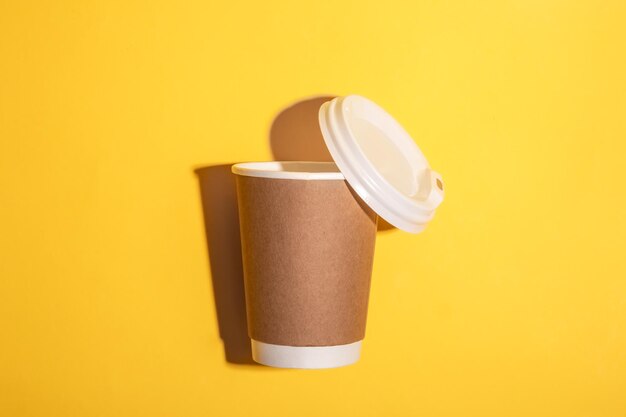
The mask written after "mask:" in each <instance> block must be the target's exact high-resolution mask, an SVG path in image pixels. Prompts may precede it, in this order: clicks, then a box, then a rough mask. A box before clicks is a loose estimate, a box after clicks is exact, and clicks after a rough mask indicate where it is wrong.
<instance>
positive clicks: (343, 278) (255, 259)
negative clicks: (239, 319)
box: [237, 175, 376, 346]
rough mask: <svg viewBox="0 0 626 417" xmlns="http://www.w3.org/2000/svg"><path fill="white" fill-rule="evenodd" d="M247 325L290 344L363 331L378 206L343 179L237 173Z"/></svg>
mask: <svg viewBox="0 0 626 417" xmlns="http://www.w3.org/2000/svg"><path fill="white" fill-rule="evenodd" d="M237 194H238V201H239V217H240V225H241V238H242V253H243V263H244V280H245V292H246V306H247V315H248V332H249V334H250V337H251V338H252V339H254V340H257V341H260V342H265V343H272V344H277V345H288V346H332V345H343V344H348V343H353V342H356V341H359V340H362V339H363V337H364V335H365V321H366V317H367V302H368V297H369V288H370V278H371V273H372V261H373V257H374V243H375V238H376V214H375V213H374V212H373V211H372V210H371V209H370V208H369V207H368V206H367V205H366V204H365V203H364V202H363V201H362V200H361V199H360V198H359V197H358V196H357V195H356V193H354V192H353V191H352V189H351V188H350V187H349V186H348V184H347V182H345V181H343V180H293V179H273V178H258V177H247V176H239V175H238V176H237Z"/></svg>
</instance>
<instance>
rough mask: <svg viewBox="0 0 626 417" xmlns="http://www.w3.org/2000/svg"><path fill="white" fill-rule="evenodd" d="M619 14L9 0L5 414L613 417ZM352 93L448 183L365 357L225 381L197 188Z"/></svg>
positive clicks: (546, 7)
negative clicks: (218, 168)
mask: <svg viewBox="0 0 626 417" xmlns="http://www.w3.org/2000/svg"><path fill="white" fill-rule="evenodd" d="M625 20H626V7H625V4H624V2H622V1H592V0H588V1H571V2H568V1H556V0H549V1H527V0H518V1H480V2H460V1H459V2H431V1H422V0H420V1H405V2H400V1H384V2H383V1H369V0H368V1H364V0H360V1H351V2H348V1H329V2H319V1H316V2H297V1H287V0H283V1H263V2H252V1H250V2H239V1H228V2H215V1H208V2H207V1H197V2H183V1H172V2H162V1H141V2H137V1H119V2H118V1H102V2H91V1H67V0H65V1H49V2H48V1H40V2H30V1H3V2H2V4H1V5H0V204H1V206H0V414H1V415H2V416H138V415H146V416H244V415H246V416H249V415H255V416H335V415H336V416H350V415H355V416H356V415H358V416H409V415H410V416H413V415H414V416H428V417H430V416H433V417H435V416H567V417H575V416H581V417H583V416H592V417H602V416H610V417H618V416H626V267H625V266H624V265H625V259H624V255H625V253H624V239H625V237H626V220H625V216H626V209H625V203H626V201H625V197H624V196H625V187H624V180H626V175H625V173H624V172H625V171H624V170H625V168H624V165H625V162H624V158H625V155H626V145H625V139H626V117H625V115H626V81H625V80H626V77H625V75H624V74H625V73H626V61H625V55H626V44H625V42H624V39H625V38H626V25H625V24H624V22H625ZM349 93H358V94H362V95H365V96H367V97H370V98H372V99H373V100H375V101H376V102H378V103H379V104H381V105H382V106H383V107H385V108H386V109H387V110H389V111H390V112H391V113H392V114H393V115H395V116H396V117H397V119H398V120H399V121H400V122H401V123H403V124H404V125H405V127H406V128H407V130H408V131H409V132H410V133H411V134H412V135H413V137H414V138H415V139H416V141H417V142H418V143H419V145H420V146H421V148H422V150H423V151H424V152H425V154H426V155H427V157H428V158H429V161H430V162H431V165H432V166H433V167H434V168H435V169H436V170H438V171H439V172H441V173H442V175H443V178H444V180H445V181H446V187H447V188H446V191H447V196H446V201H444V203H443V205H442V206H441V208H440V210H439V211H438V214H437V217H436V219H435V221H434V222H433V223H432V224H431V225H430V226H429V228H428V229H427V231H426V232H425V233H423V234H420V235H411V234H407V233H403V232H399V231H393V230H392V231H387V232H381V233H379V239H378V242H377V249H376V251H377V252H376V258H375V266H374V276H373V286H372V294H371V308H370V315H369V319H368V320H369V321H368V334H367V337H366V341H365V344H364V351H363V357H362V359H361V361H360V362H359V363H358V364H356V365H354V366H350V367H346V368H342V369H336V370H324V371H297V370H275V369H270V368H265V367H261V366H253V365H238V364H231V363H227V362H226V361H225V357H224V349H223V345H222V342H221V340H220V336H219V332H218V325H217V321H216V314H215V305H214V299H213V295H212V285H211V278H210V272H209V261H208V257H207V247H206V242H205V234H204V225H203V216H202V208H201V203H200V193H199V187H198V178H197V176H196V175H195V174H194V170H195V169H197V168H199V167H202V166H208V165H215V164H220V163H230V162H234V161H243V160H268V159H271V158H272V157H273V155H272V153H271V150H270V146H269V143H268V131H269V128H270V125H271V123H272V121H273V119H274V117H275V116H276V115H277V114H278V112H280V110H281V109H283V108H284V107H285V106H286V105H288V104H289V103H292V102H294V101H298V100H301V99H302V98H305V97H307V96H311V95H316V94H349Z"/></svg>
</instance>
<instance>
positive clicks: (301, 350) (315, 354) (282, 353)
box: [251, 339, 362, 369]
mask: <svg viewBox="0 0 626 417" xmlns="http://www.w3.org/2000/svg"><path fill="white" fill-rule="evenodd" d="M251 342H252V359H254V361H255V362H257V363H260V364H262V365H267V366H273V367H276V368H297V369H323V368H337V367H340V366H346V365H351V364H353V363H355V362H356V361H358V360H359V357H360V356H361V342H362V341H361V340H359V341H358V342H354V343H349V344H347V345H337V346H284V345H272V344H270V343H263V342H259V341H258V340H254V339H252V340H251Z"/></svg>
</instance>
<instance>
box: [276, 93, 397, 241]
mask: <svg viewBox="0 0 626 417" xmlns="http://www.w3.org/2000/svg"><path fill="white" fill-rule="evenodd" d="M335 97H336V96H316V97H310V98H306V99H302V100H299V101H296V102H295V103H293V104H291V105H290V106H288V107H286V108H284V109H283V110H282V111H280V112H279V113H278V115H277V116H276V117H275V118H274V121H273V122H272V126H271V128H270V138H269V140H270V148H271V150H272V156H273V157H274V159H275V160H277V161H322V162H332V161H333V158H332V157H331V156H330V153H329V152H328V149H327V148H326V144H325V143H324V138H323V136H322V131H321V129H320V125H319V119H318V111H319V109H320V106H321V105H322V104H324V103H325V102H327V101H330V100H332V99H333V98H335ZM390 230H395V228H394V227H393V226H392V225H390V224H389V223H387V222H386V221H385V220H383V219H382V218H380V217H378V231H379V232H384V231H390Z"/></svg>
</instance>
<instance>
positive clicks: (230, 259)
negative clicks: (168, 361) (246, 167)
mask: <svg viewBox="0 0 626 417" xmlns="http://www.w3.org/2000/svg"><path fill="white" fill-rule="evenodd" d="M231 166H232V164H224V165H214V166H207V167H202V168H198V169H196V170H195V171H194V172H195V173H196V176H197V177H198V181H199V185H200V197H201V201H202V213H203V216H204V227H205V232H206V241H207V249H208V252H209V264H210V269H211V281H212V284H213V296H214V299H215V310H216V314H217V322H218V328H219V334H220V337H221V339H222V341H223V343H224V353H225V356H226V361H227V362H230V363H236V364H256V363H255V362H254V361H253V360H252V351H251V347H250V338H249V337H248V324H247V319H246V299H245V294H244V283H243V265H242V261H241V240H240V236H239V213H238V210H237V189H236V185H235V176H234V175H233V174H232V173H231V171H230V169H231Z"/></svg>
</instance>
